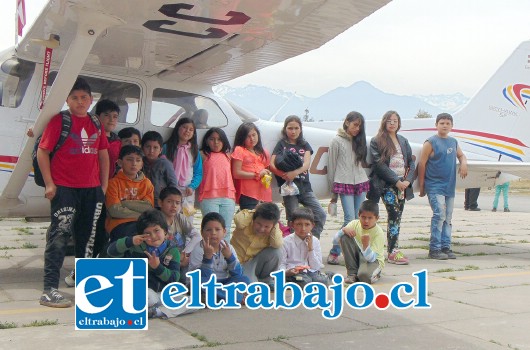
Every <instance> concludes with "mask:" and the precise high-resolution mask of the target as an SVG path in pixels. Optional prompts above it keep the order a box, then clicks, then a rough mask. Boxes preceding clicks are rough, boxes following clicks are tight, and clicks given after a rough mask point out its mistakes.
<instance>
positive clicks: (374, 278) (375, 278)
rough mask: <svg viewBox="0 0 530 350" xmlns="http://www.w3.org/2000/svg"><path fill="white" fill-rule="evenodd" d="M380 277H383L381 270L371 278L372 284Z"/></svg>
mask: <svg viewBox="0 0 530 350" xmlns="http://www.w3.org/2000/svg"><path fill="white" fill-rule="evenodd" d="M380 278H381V271H379V272H378V273H377V275H375V276H372V278H371V279H370V284H374V283H375V282H377V281H379V279H380Z"/></svg>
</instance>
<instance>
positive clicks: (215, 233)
mask: <svg viewBox="0 0 530 350" xmlns="http://www.w3.org/2000/svg"><path fill="white" fill-rule="evenodd" d="M201 235H202V239H203V240H205V241H206V240H209V242H210V245H211V246H212V247H218V246H219V243H221V241H222V240H223V239H224V238H225V235H226V229H225V228H223V225H221V223H220V222H219V221H215V220H210V221H208V222H207V223H206V225H205V226H204V228H203V229H202V232H201Z"/></svg>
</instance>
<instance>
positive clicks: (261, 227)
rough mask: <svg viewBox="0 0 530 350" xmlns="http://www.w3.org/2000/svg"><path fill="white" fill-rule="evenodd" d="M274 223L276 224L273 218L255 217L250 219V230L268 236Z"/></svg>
mask: <svg viewBox="0 0 530 350" xmlns="http://www.w3.org/2000/svg"><path fill="white" fill-rule="evenodd" d="M274 225H276V222H274V221H273V220H265V219H264V218H261V217H257V218H255V219H254V220H253V221H252V231H253V232H254V234H256V235H258V236H268V235H270V234H271V231H272V229H273V228H274Z"/></svg>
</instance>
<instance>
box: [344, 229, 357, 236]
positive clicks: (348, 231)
mask: <svg viewBox="0 0 530 350" xmlns="http://www.w3.org/2000/svg"><path fill="white" fill-rule="evenodd" d="M342 232H344V234H345V235H346V236H348V237H350V238H353V237H355V236H356V235H357V233H356V232H355V230H354V229H353V228H351V227H343V228H342Z"/></svg>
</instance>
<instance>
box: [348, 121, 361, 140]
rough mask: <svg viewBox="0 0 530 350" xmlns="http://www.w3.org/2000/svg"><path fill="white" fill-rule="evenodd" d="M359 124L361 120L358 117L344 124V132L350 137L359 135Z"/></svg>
mask: <svg viewBox="0 0 530 350" xmlns="http://www.w3.org/2000/svg"><path fill="white" fill-rule="evenodd" d="M361 124H362V122H361V120H360V119H356V120H354V121H352V122H349V123H348V124H346V133H347V134H348V135H350V136H351V137H355V136H357V135H359V132H360V131H361Z"/></svg>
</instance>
